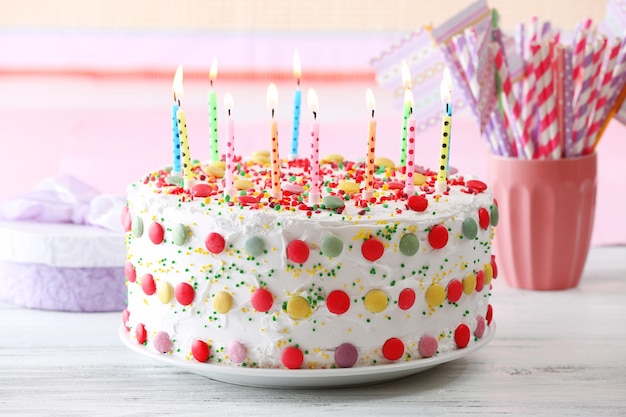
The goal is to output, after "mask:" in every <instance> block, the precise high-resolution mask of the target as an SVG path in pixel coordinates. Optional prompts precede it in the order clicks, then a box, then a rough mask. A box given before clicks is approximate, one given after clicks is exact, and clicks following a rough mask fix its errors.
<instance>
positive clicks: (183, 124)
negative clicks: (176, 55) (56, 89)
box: [174, 66, 193, 190]
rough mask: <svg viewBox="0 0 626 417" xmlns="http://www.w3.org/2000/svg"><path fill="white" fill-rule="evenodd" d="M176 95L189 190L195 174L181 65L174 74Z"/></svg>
mask: <svg viewBox="0 0 626 417" xmlns="http://www.w3.org/2000/svg"><path fill="white" fill-rule="evenodd" d="M174 97H176V99H177V100H178V103H179V104H178V110H177V111H176V118H177V120H178V136H179V137H180V152H181V162H182V171H183V172H182V174H183V187H184V188H185V189H186V190H187V189H189V188H190V187H191V186H192V185H193V184H192V181H193V175H192V172H191V155H190V154H189V138H188V137H187V119H186V117H185V111H184V110H183V109H182V106H181V105H180V99H181V98H182V97H183V67H182V66H179V67H178V69H177V70H176V74H175V75H174Z"/></svg>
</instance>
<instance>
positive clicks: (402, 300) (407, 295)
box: [398, 288, 415, 310]
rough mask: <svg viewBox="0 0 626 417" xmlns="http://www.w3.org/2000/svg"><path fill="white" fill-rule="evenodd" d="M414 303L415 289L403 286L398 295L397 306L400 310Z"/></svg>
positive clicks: (406, 308)
mask: <svg viewBox="0 0 626 417" xmlns="http://www.w3.org/2000/svg"><path fill="white" fill-rule="evenodd" d="M413 304H415V291H413V289H412V288H405V289H403V290H402V291H400V295H398V307H400V310H408V309H409V308H411V307H413Z"/></svg>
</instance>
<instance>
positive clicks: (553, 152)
mask: <svg viewBox="0 0 626 417" xmlns="http://www.w3.org/2000/svg"><path fill="white" fill-rule="evenodd" d="M531 49H532V50H533V52H536V53H535V54H534V55H533V56H534V58H535V62H534V66H535V76H536V77H537V95H538V97H539V100H538V110H539V112H538V113H539V137H538V144H539V149H538V152H536V154H537V156H539V157H547V158H551V159H554V158H559V157H560V152H559V151H560V150H559V149H558V146H557V145H558V135H557V117H556V105H555V101H556V100H555V98H554V94H553V93H554V85H553V81H552V66H551V61H552V59H551V56H550V45H548V44H541V45H539V44H536V43H535V44H532V45H531Z"/></svg>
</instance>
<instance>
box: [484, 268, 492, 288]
mask: <svg viewBox="0 0 626 417" xmlns="http://www.w3.org/2000/svg"><path fill="white" fill-rule="evenodd" d="M483 270H484V271H485V285H489V284H490V283H491V279H492V278H493V267H492V266H491V264H485V265H483Z"/></svg>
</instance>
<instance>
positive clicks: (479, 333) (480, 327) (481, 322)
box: [474, 315, 485, 339]
mask: <svg viewBox="0 0 626 417" xmlns="http://www.w3.org/2000/svg"><path fill="white" fill-rule="evenodd" d="M484 334H485V318H484V317H483V316H481V315H478V316H476V328H475V329H474V336H476V337H477V338H479V339H480V338H481V337H483V335H484Z"/></svg>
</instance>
